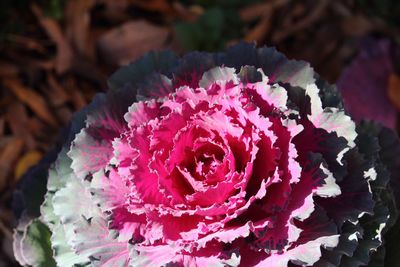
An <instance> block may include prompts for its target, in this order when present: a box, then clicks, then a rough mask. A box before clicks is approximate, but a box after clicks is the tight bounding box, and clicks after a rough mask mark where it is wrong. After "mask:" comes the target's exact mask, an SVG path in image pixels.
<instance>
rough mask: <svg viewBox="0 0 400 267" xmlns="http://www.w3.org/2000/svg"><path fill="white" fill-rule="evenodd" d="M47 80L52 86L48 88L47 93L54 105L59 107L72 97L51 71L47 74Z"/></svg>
mask: <svg viewBox="0 0 400 267" xmlns="http://www.w3.org/2000/svg"><path fill="white" fill-rule="evenodd" d="M47 82H48V83H49V86H50V88H46V90H45V93H46V94H47V96H48V98H49V99H50V102H51V104H52V105H53V106H55V107H59V106H61V105H63V104H64V103H65V102H67V101H68V100H69V98H70V97H69V95H68V94H67V92H66V91H65V89H64V87H63V86H62V85H61V84H60V83H59V82H58V81H57V79H56V78H55V77H54V75H53V74H52V73H50V72H49V73H48V74H47Z"/></svg>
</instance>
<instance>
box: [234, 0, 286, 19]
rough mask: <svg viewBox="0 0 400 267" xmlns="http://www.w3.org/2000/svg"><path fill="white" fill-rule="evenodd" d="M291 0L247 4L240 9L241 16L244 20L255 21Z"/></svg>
mask: <svg viewBox="0 0 400 267" xmlns="http://www.w3.org/2000/svg"><path fill="white" fill-rule="evenodd" d="M287 2H289V1H288V0H274V1H268V2H265V3H256V4H252V5H247V6H245V7H243V8H242V9H241V10H240V11H239V16H240V18H241V19H242V20H243V21H254V20H256V19H258V18H260V17H264V16H265V14H266V13H267V12H271V11H272V10H274V9H277V8H279V7H282V6H284V5H286V4H287Z"/></svg>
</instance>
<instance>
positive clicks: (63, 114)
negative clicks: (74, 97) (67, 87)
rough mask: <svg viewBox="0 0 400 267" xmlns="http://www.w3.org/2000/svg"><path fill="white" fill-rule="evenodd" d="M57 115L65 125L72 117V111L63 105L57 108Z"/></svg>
mask: <svg viewBox="0 0 400 267" xmlns="http://www.w3.org/2000/svg"><path fill="white" fill-rule="evenodd" d="M56 113H57V116H58V117H59V118H60V120H61V122H62V123H63V124H64V125H67V124H68V123H69V122H70V120H71V117H72V111H71V110H70V109H69V108H67V107H66V106H61V107H59V108H57V109H56Z"/></svg>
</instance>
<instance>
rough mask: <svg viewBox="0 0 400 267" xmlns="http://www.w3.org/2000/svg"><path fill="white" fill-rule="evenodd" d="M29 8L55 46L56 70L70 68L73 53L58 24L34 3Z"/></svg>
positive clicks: (62, 71) (60, 70) (61, 71)
mask: <svg viewBox="0 0 400 267" xmlns="http://www.w3.org/2000/svg"><path fill="white" fill-rule="evenodd" d="M31 8H32V12H33V13H34V14H35V16H36V18H37V19H38V20H39V23H40V25H41V26H42V27H43V28H44V30H45V31H46V33H47V34H48V35H49V37H50V38H51V39H52V40H53V41H54V43H55V44H56V46H57V57H56V71H57V72H58V73H64V72H65V71H67V70H68V69H69V68H70V66H71V64H72V61H73V57H74V55H73V51H72V48H71V46H70V45H69V43H68V41H67V39H66V38H65V36H64V34H63V32H62V30H61V27H60V25H59V24H58V23H57V22H56V21H55V20H54V19H52V18H50V17H46V16H44V14H43V11H42V10H41V9H40V8H39V6H37V5H35V4H32V7H31Z"/></svg>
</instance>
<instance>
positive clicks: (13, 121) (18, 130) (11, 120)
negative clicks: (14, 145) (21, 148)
mask: <svg viewBox="0 0 400 267" xmlns="http://www.w3.org/2000/svg"><path fill="white" fill-rule="evenodd" d="M6 119H7V123H8V125H9V126H10V128H11V132H12V133H13V135H14V136H16V137H19V138H21V139H22V140H24V141H25V144H26V145H27V147H28V148H29V149H33V148H34V147H35V140H34V139H33V137H32V135H31V133H30V132H29V131H27V130H26V125H27V124H28V121H29V118H28V114H27V111H26V108H25V106H24V105H23V104H22V103H21V102H15V103H12V104H11V105H9V107H8V110H7V113H6Z"/></svg>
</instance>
